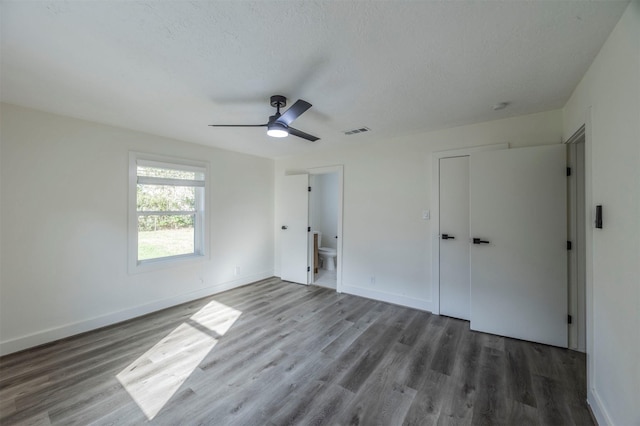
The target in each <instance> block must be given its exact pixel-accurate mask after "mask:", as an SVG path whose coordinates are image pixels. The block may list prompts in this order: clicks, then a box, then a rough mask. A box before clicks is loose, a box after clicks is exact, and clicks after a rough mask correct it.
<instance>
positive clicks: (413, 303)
mask: <svg viewBox="0 0 640 426" xmlns="http://www.w3.org/2000/svg"><path fill="white" fill-rule="evenodd" d="M341 290H342V291H341V292H342V293H347V294H352V295H354V296H360V297H366V298H367V299H373V300H379V301H381V302H387V303H393V304H394V305H401V306H406V307H409V308H414V309H420V310H422V311H428V312H433V311H432V310H431V308H432V303H431V302H429V301H428V300H426V299H416V298H413V297H407V296H402V295H400V294H394V293H387V292H385V291H379V290H371V289H369V288H364V287H358V286H355V285H349V284H342V289H341Z"/></svg>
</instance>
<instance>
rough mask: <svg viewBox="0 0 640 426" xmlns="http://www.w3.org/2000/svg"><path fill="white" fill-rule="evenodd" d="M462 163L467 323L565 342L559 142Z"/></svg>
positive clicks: (533, 338) (564, 219)
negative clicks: (465, 167) (467, 239)
mask: <svg viewBox="0 0 640 426" xmlns="http://www.w3.org/2000/svg"><path fill="white" fill-rule="evenodd" d="M469 164H470V169H469V182H470V187H469V189H470V199H469V201H470V233H471V237H472V242H471V250H470V272H471V274H470V276H471V284H470V287H471V329H473V330H478V331H484V332H487V333H493V334H498V335H502V336H508V337H514V338H517V339H523V340H529V341H533V342H539V343H545V344H549V345H554V346H560V347H567V338H568V328H567V311H568V305H567V251H566V240H567V229H566V226H567V215H566V187H567V185H566V147H565V146H564V145H550V146H539V147H531V148H519V149H505V150H497V151H486V152H480V153H477V154H476V153H474V154H473V155H471V157H470V163H469Z"/></svg>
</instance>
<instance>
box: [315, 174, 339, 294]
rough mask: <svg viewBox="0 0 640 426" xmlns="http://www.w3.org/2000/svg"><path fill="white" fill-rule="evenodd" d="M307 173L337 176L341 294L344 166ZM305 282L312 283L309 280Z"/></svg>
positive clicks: (337, 288)
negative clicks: (334, 174) (333, 174)
mask: <svg viewBox="0 0 640 426" xmlns="http://www.w3.org/2000/svg"><path fill="white" fill-rule="evenodd" d="M307 172H308V173H309V175H323V174H329V173H337V174H338V243H337V246H336V252H337V254H336V291H337V292H338V293H342V292H343V289H342V269H343V268H342V220H343V217H344V166H343V165H341V164H339V165H335V166H325V167H315V168H311V169H308V170H307ZM307 223H308V221H307ZM311 237H312V238H313V234H312V235H311ZM312 256H313V253H309V257H310V258H311V257H312ZM309 265H313V261H309ZM311 269H313V268H311ZM310 274H311V277H312V275H313V270H312V271H311V272H310ZM307 282H308V283H310V282H312V280H311V278H309V279H308V280H307Z"/></svg>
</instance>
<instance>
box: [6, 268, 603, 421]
mask: <svg viewBox="0 0 640 426" xmlns="http://www.w3.org/2000/svg"><path fill="white" fill-rule="evenodd" d="M585 364H586V363H585V357H584V354H580V353H577V352H572V351H568V350H563V349H559V348H554V347H549V346H545V345H539V344H534V343H528V342H523V341H519V340H513V339H508V338H504V337H500V336H493V335H488V334H484V333H478V332H473V331H470V330H469V323H468V322H465V321H460V320H456V319H452V318H447V317H443V316H438V315H432V314H430V313H428V312H421V311H417V310H414V309H409V308H406V307H401V306H395V305H391V304H387V303H383V302H378V301H374V300H368V299H363V298H359V297H356V296H350V295H346V294H339V293H336V292H335V291H332V290H329V289H326V288H322V287H314V286H301V285H295V284H291V283H286V282H282V281H281V280H279V279H277V278H271V279H267V280H262V281H259V282H257V283H253V284H251V285H247V286H244V287H240V288H237V289H234V290H231V291H227V292H224V293H221V294H218V295H215V296H212V297H208V298H204V299H200V300H195V301H192V302H189V303H185V304H183V305H180V306H176V307H173V308H169V309H166V310H163V311H159V312H154V313H152V314H149V315H146V316H144V317H140V318H136V319H133V320H129V321H126V322H123V323H120V324H116V325H113V326H110V327H105V328H102V329H99V330H95V331H92V332H89V333H84V334H81V335H78V336H74V337H70V338H66V339H63V340H60V341H57V342H52V343H50V344H47V345H44V346H41V347H38V348H33V349H30V350H27V351H23V352H20V353H16V354H11V355H8V356H5V357H2V358H0V424H1V425H27V424H30V425H31V424H35V425H49V424H53V425H86V424H97V425H107V424H109V425H138V424H147V423H148V424H157V425H174V424H176V425H177V424H183V425H199V424H203V425H272V426H273V425H285V424H293V425H374V424H379V425H401V424H404V425H471V424H473V425H481V424H491V425H496V424H504V425H515V424H517V425H556V424H577V425H578V424H579V425H591V424H592V420H591V417H590V415H589V411H588V408H587V406H586V374H585V369H586V365H585Z"/></svg>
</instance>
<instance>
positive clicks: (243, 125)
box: [209, 124, 267, 127]
mask: <svg viewBox="0 0 640 426" xmlns="http://www.w3.org/2000/svg"><path fill="white" fill-rule="evenodd" d="M209 126H210V127H267V125H266V124H209Z"/></svg>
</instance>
